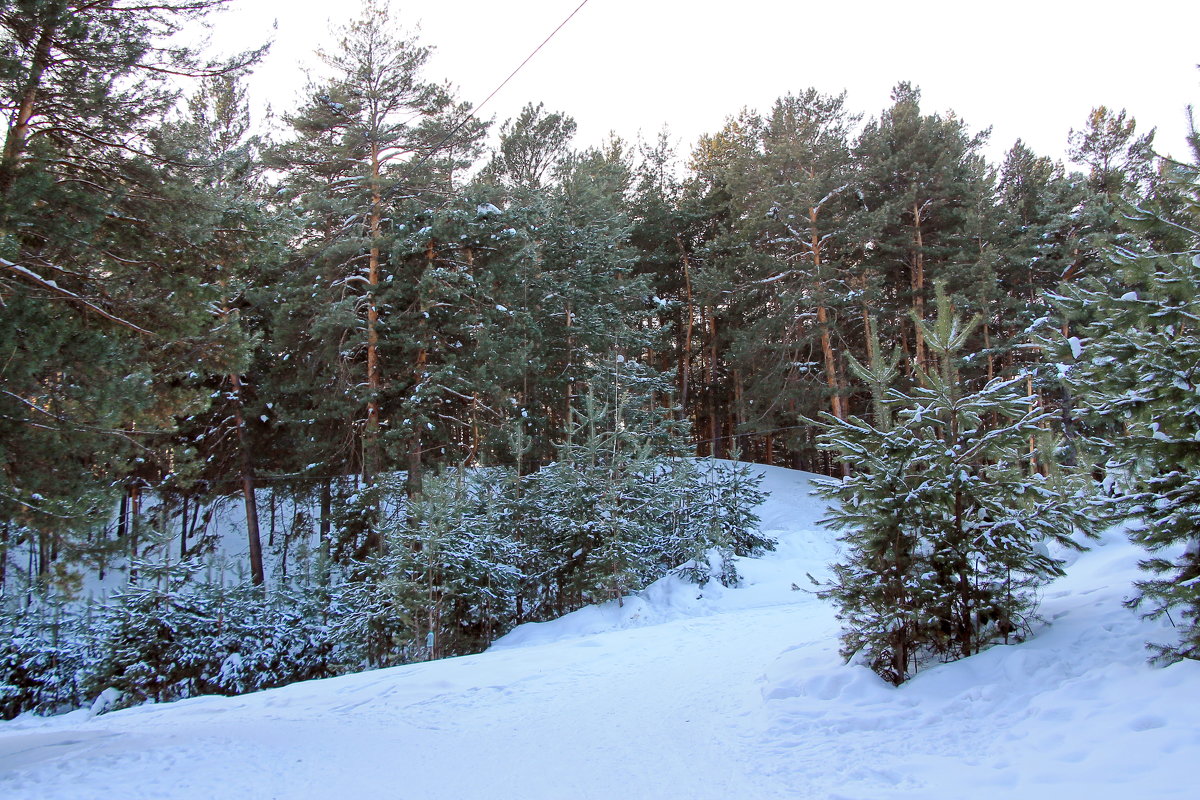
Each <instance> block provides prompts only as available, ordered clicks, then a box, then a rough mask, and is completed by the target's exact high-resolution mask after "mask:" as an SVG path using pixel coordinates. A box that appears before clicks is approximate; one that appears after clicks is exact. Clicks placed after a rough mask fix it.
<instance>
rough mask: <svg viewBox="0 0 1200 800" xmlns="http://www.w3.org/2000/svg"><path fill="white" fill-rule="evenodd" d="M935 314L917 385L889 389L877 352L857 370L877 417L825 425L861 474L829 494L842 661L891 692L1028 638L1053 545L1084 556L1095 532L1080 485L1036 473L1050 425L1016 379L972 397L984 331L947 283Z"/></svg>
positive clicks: (825, 438) (1051, 566)
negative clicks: (839, 549) (937, 663)
mask: <svg viewBox="0 0 1200 800" xmlns="http://www.w3.org/2000/svg"><path fill="white" fill-rule="evenodd" d="M937 306H938V309H937V316H936V319H935V320H934V321H933V322H932V323H929V322H921V321H917V324H918V325H919V326H920V328H921V333H922V337H923V340H924V342H925V345H926V347H927V349H928V359H929V363H930V364H931V365H932V368H931V369H928V370H926V369H923V368H921V367H917V366H914V369H915V370H916V375H917V378H918V380H919V383H920V385H919V386H917V387H914V388H912V389H910V390H909V391H907V392H902V391H900V390H898V389H896V388H887V387H888V384H889V383H891V382H892V381H894V380H895V378H896V375H897V359H896V357H895V356H893V358H892V360H890V361H885V360H884V359H883V357H882V354H881V353H880V350H879V347H878V346H876V347H875V348H874V353H875V357H874V358H873V360H872V363H870V364H869V365H867V366H863V365H861V364H859V363H858V362H857V361H852V362H851V363H852V367H853V369H854V371H855V373H856V374H857V375H858V376H859V377H860V379H861V380H863V381H864V382H865V383H867V384H868V385H870V386H872V388H873V389H874V390H875V393H876V404H875V420H874V421H873V422H867V421H864V420H862V419H860V418H857V417H850V418H848V419H847V420H845V421H841V420H838V419H836V418H833V417H832V416H831V415H827V416H826V418H825V419H826V422H825V424H824V426H823V427H824V432H823V433H822V435H821V440H820V441H821V444H822V446H823V447H827V448H830V449H833V450H835V451H836V452H837V453H838V454H839V455H840V456H841V457H842V458H844V459H845V460H846V462H847V463H848V464H849V465H850V466H851V468H852V473H851V475H850V476H848V477H846V478H845V479H843V480H842V481H841V482H840V483H836V484H830V485H828V487H827V488H826V489H825V493H826V495H827V496H828V497H830V498H831V499H834V500H837V501H839V502H838V504H837V505H836V506H835V508H834V510H833V511H832V512H831V513H830V517H829V522H830V523H831V524H832V525H833V526H834V527H835V528H837V529H839V530H842V531H844V533H843V534H842V537H841V541H842V543H843V545H844V546H845V550H846V558H845V560H844V561H842V562H840V563H838V564H836V565H834V573H835V577H834V579H833V580H832V582H831V583H829V584H828V585H826V586H825V587H824V588H823V589H822V590H821V592H820V594H821V595H822V596H823V597H825V598H827V599H829V600H832V601H833V602H834V604H835V605H836V606H837V608H838V617H839V619H841V620H842V622H843V624H844V626H845V628H844V632H843V634H842V654H843V655H844V656H845V657H846V658H848V659H849V658H858V659H861V660H862V663H865V664H866V665H868V666H869V667H870V668H871V669H873V670H875V671H876V672H877V673H879V674H880V675H881V676H882V677H883V678H884V679H885V680H888V681H890V682H892V683H894V684H899V683H901V682H903V681H904V680H906V679H907V678H908V677H910V676H911V675H912V674H913V672H915V671H916V670H917V669H918V668H920V667H921V666H922V665H923V664H925V663H927V662H929V661H931V660H944V661H948V660H953V659H956V658H963V657H966V656H969V655H972V654H973V653H976V652H978V651H979V650H980V649H981V648H983V647H985V646H987V645H988V644H991V643H992V642H995V641H1005V642H1008V641H1011V640H1013V639H1014V638H1016V639H1020V638H1023V637H1024V636H1026V635H1028V634H1029V633H1031V632H1032V625H1033V622H1034V620H1035V619H1036V606H1037V598H1036V594H1035V589H1036V588H1037V586H1039V585H1041V584H1043V583H1045V582H1046V581H1047V580H1048V579H1050V578H1052V577H1055V576H1057V575H1060V574H1061V566H1060V564H1061V562H1059V561H1058V560H1056V559H1054V558H1052V557H1050V556H1049V555H1048V554H1047V551H1046V549H1045V544H1044V543H1045V542H1046V541H1053V542H1055V543H1058V544H1059V545H1062V546H1067V547H1077V546H1078V545H1076V544H1075V541H1074V539H1073V538H1072V536H1073V535H1074V534H1075V533H1076V532H1077V531H1079V530H1082V531H1084V532H1087V531H1089V530H1090V523H1089V520H1088V518H1087V517H1086V516H1085V515H1084V513H1083V512H1082V511H1081V510H1079V508H1078V507H1079V506H1081V505H1082V501H1081V500H1080V499H1079V498H1077V497H1075V496H1074V495H1075V494H1076V493H1077V492H1078V491H1079V489H1078V483H1077V481H1078V479H1074V480H1072V479H1071V478H1070V477H1069V476H1065V475H1058V476H1056V477H1054V478H1048V477H1045V476H1043V475H1042V474H1041V473H1040V472H1038V471H1036V470H1033V469H1031V466H1032V465H1031V459H1033V458H1037V459H1039V460H1044V459H1046V458H1048V457H1049V455H1050V454H1048V453H1046V452H1045V450H1044V449H1042V450H1036V449H1035V450H1034V451H1033V452H1031V449H1030V443H1031V441H1034V442H1036V441H1038V440H1039V439H1044V437H1043V436H1042V434H1043V433H1044V432H1043V430H1042V428H1041V423H1043V422H1044V421H1045V420H1046V417H1047V415H1046V414H1044V413H1042V412H1041V411H1039V410H1038V409H1037V408H1035V407H1032V404H1031V402H1030V400H1029V398H1028V397H1027V396H1026V395H1025V394H1024V392H1023V391H1022V387H1021V383H1022V382H1021V381H1020V379H1009V380H1000V379H996V380H993V381H991V382H989V383H988V384H987V385H985V386H984V387H983V388H982V389H980V390H978V391H974V392H972V391H968V390H967V387H966V386H964V384H963V383H962V382H961V379H960V376H959V364H960V362H961V359H962V348H963V345H964V344H965V342H966V341H967V339H968V337H969V336H970V335H971V332H972V328H973V327H974V326H975V325H977V324H978V320H975V321H973V322H972V323H970V324H964V323H963V322H962V320H961V319H960V318H959V317H957V316H956V315H955V314H954V312H953V309H952V308H951V306H950V301H949V299H948V297H947V296H946V294H945V292H944V288H943V287H942V286H941V285H939V286H938V291H937Z"/></svg>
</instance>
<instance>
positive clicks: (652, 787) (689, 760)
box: [0, 469, 1200, 800]
mask: <svg viewBox="0 0 1200 800" xmlns="http://www.w3.org/2000/svg"><path fill="white" fill-rule="evenodd" d="M765 486H766V488H767V489H769V490H770V491H771V492H772V496H771V498H770V499H769V500H768V501H767V503H766V505H765V506H764V508H763V511H762V516H763V519H764V528H765V529H767V530H769V531H772V532H774V534H775V535H777V536H778V537H779V538H780V547H779V549H778V551H777V552H775V553H772V554H769V555H768V556H766V557H764V558H762V559H758V560H755V561H746V562H743V563H742V564H741V571H742V573H743V575H744V576H745V578H746V584H747V585H746V586H745V587H744V588H739V589H722V588H720V587H706V588H705V589H703V590H700V589H698V588H697V587H695V586H692V585H687V584H683V583H680V582H678V581H675V580H673V579H667V580H664V581H661V582H659V583H658V584H656V585H655V586H653V587H651V588H650V589H649V590H647V591H646V592H645V593H644V594H643V596H642V597H641V598H630V599H627V600H626V602H625V603H624V605H622V606H618V605H616V604H608V605H605V606H601V607H595V608H587V609H583V610H581V611H578V612H576V613H574V614H571V615H568V616H567V617H564V618H562V619H560V620H556V621H554V622H549V623H543V624H540V625H527V626H523V627H522V628H519V629H517V630H516V631H514V632H513V633H511V634H510V635H509V636H507V637H505V638H504V639H503V640H501V641H500V642H497V643H496V645H495V646H494V647H493V648H492V649H491V650H490V651H488V652H487V653H483V654H481V655H478V656H470V657H464V658H457V659H449V660H446V661H440V662H430V663H426V664H419V665H413V666H409V667H398V668H394V669H389V670H380V671H376V672H370V673H364V674H361V675H353V676H347V677H342V678H334V679H330V680H325V681H313V682H309V683H304V684H297V685H294V686H289V687H285V688H283V689H276V690H272V691H267V692H261V693H259V694H255V695H246V696H242V697H236V698H197V699H193V700H185V701H181V702H178V703H173V704H168V705H161V706H145V707H142V708H136V709H130V710H127V711H122V712H117V713H113V714H108V715H104V716H99V717H91V718H89V716H88V714H87V713H86V712H83V711H80V712H75V713H73V714H68V715H65V716H63V717H57V718H52V719H39V718H33V717H25V718H21V719H18V720H15V721H13V722H10V723H3V724H0V797H3V798H12V799H13V800H17V799H18V798H21V799H24V798H28V799H29V800H33V799H34V798H114V797H121V798H197V799H199V798H205V799H206V800H207V798H217V797H237V796H247V797H249V796H252V797H261V798H272V797H274V798H333V797H350V796H358V797H372V798H374V797H381V798H414V799H418V798H419V799H422V800H424V799H427V798H456V799H462V800H466V799H469V798H522V800H525V799H531V800H537V799H540V798H546V799H547V800H550V799H551V798H606V799H607V798H676V797H678V798H730V797H737V798H777V797H779V798H861V800H868V799H870V800H881V799H886V798H922V800H924V799H926V798H958V797H967V796H970V797H972V798H1010V797H1015V796H1019V797H1022V798H1023V799H1025V800H1030V799H1033V798H1055V799H1056V800H1057V799H1058V798H1073V797H1087V798H1089V800H1098V799H1102V798H1121V799H1122V800H1126V799H1127V798H1140V797H1150V796H1154V797H1158V798H1173V797H1179V798H1183V797H1189V798H1190V797H1192V796H1194V793H1195V787H1194V782H1193V780H1192V778H1191V776H1192V772H1193V771H1194V767H1195V764H1197V763H1200V726H1197V725H1196V719H1197V718H1198V714H1197V711H1200V664H1197V663H1194V662H1187V663H1180V664H1176V665H1174V666H1171V667H1168V668H1165V669H1156V668H1152V667H1149V666H1147V665H1146V662H1145V651H1144V649H1143V647H1142V642H1143V641H1145V640H1146V639H1147V638H1156V637H1157V638H1160V639H1165V638H1167V637H1168V636H1169V634H1170V631H1169V630H1168V629H1166V628H1163V627H1162V626H1158V625H1154V624H1148V623H1144V622H1141V621H1139V620H1137V619H1136V617H1135V616H1133V615H1132V614H1131V613H1130V612H1129V611H1127V610H1125V609H1123V608H1122V607H1121V600H1122V599H1123V598H1124V597H1125V596H1126V595H1128V594H1129V591H1130V590H1129V584H1130V581H1131V580H1132V578H1133V577H1134V574H1135V565H1136V561H1137V559H1138V557H1139V553H1138V551H1136V550H1135V549H1134V548H1132V547H1131V546H1130V545H1129V544H1128V543H1127V542H1125V540H1124V537H1123V536H1121V535H1120V534H1119V533H1114V534H1111V535H1110V536H1109V538H1108V539H1106V540H1105V541H1104V542H1103V543H1102V544H1101V545H1100V546H1099V547H1097V548H1096V549H1094V550H1093V551H1092V552H1089V553H1086V554H1084V555H1082V556H1080V557H1079V558H1078V559H1077V560H1076V562H1075V563H1074V564H1072V565H1071V567H1070V569H1069V572H1068V575H1067V577H1065V578H1064V579H1062V580H1060V581H1058V582H1057V583H1055V584H1053V585H1051V586H1050V587H1048V589H1047V591H1046V593H1045V602H1044V605H1043V612H1044V615H1045V616H1046V617H1047V618H1048V619H1052V620H1053V623H1052V625H1050V626H1049V627H1047V628H1045V629H1044V630H1042V631H1041V632H1040V633H1039V635H1038V636H1037V638H1035V639H1034V640H1032V641H1030V642H1027V643H1025V644H1022V645H1018V646H1010V647H996V648H993V649H992V650H989V651H987V652H985V653H983V654H982V655H980V656H976V657H974V658H971V659H967V660H965V661H962V662H958V663H956V664H950V665H946V666H942V667H937V668H934V669H930V670H928V671H927V672H925V673H922V674H921V675H919V676H918V677H917V678H916V679H914V680H912V681H911V682H909V683H908V684H906V685H905V686H903V687H901V688H899V689H893V688H891V687H889V686H887V685H886V684H883V683H882V682H881V681H879V680H878V679H877V678H876V677H875V676H874V675H872V674H871V673H870V672H868V671H867V670H865V669H863V668H861V667H850V666H845V665H843V664H842V663H841V661H840V659H839V658H838V657H837V654H836V650H837V641H836V636H837V626H836V623H835V621H834V619H833V616H832V613H831V611H830V609H829V608H827V607H825V606H824V604H822V603H820V602H819V601H817V600H816V599H815V598H814V597H813V596H812V595H811V594H810V593H808V592H806V591H803V589H804V588H807V586H808V581H807V578H806V577H805V573H806V572H811V573H813V574H815V575H821V574H825V573H826V568H825V564H826V563H828V561H829V560H830V559H831V558H832V557H833V556H834V555H835V552H836V550H835V546H834V543H833V541H832V536H831V535H830V534H829V533H827V532H824V531H822V530H820V528H819V525H818V524H817V520H818V519H819V518H820V516H821V507H820V503H819V502H818V501H816V500H815V499H813V498H811V497H810V496H809V495H808V487H809V478H808V476H805V475H803V474H802V473H796V472H790V471H788V470H782V469H768V470H766V484H765ZM793 584H796V585H798V586H800V587H801V590H795V589H793V588H792V587H793Z"/></svg>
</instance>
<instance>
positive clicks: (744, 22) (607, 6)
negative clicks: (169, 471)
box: [214, 0, 1200, 160]
mask: <svg viewBox="0 0 1200 800" xmlns="http://www.w3.org/2000/svg"><path fill="white" fill-rule="evenodd" d="M579 2H580V0H504V1H500V2H493V1H492V0H431V1H430V2H415V1H412V0H408V1H406V0H392V7H393V12H394V13H393V16H394V18H395V19H396V20H397V21H398V22H399V23H400V24H402V25H403V26H404V27H405V28H408V29H409V30H410V31H416V32H417V33H418V38H419V40H420V41H421V42H422V43H423V44H426V45H429V46H432V47H433V48H434V54H433V57H432V58H431V60H430V63H429V66H428V70H427V74H426V77H427V78H430V79H434V80H439V81H441V80H445V81H449V82H450V83H451V84H452V85H454V86H455V87H457V89H458V94H459V97H460V99H463V100H466V101H468V102H471V103H479V102H480V101H482V100H483V98H485V97H486V96H487V95H488V94H489V93H490V92H491V91H492V90H493V89H494V88H495V87H496V86H497V85H498V84H499V83H500V82H501V81H502V80H503V79H504V78H505V77H506V76H507V75H508V74H509V73H510V72H511V71H512V70H513V69H514V68H515V67H516V66H517V64H519V63H520V62H521V60H522V59H524V58H525V57H526V56H527V55H528V54H529V53H530V52H532V51H533V49H534V48H535V47H537V45H538V44H539V43H540V42H541V41H542V40H543V39H544V38H545V37H546V36H547V35H548V34H549V33H550V31H552V30H553V29H554V28H555V26H557V25H558V24H559V23H560V22H561V21H562V20H563V19H564V18H566V17H567V15H568V14H570V13H571V11H573V10H574V9H575V8H576V6H578V5H579ZM233 6H234V7H233V8H232V9H231V10H230V11H229V12H227V13H225V14H223V15H222V16H221V17H220V18H219V19H218V20H217V24H216V28H215V31H214V42H215V43H216V44H217V45H218V46H222V47H227V48H232V47H234V46H238V45H241V44H248V43H250V42H252V41H255V40H261V39H264V38H268V37H272V38H274V39H275V42H276V44H275V46H274V49H273V51H272V53H271V55H270V57H269V58H268V60H267V61H266V63H264V64H263V65H262V67H261V68H260V69H259V71H258V75H257V77H256V78H255V81H254V84H253V91H254V93H255V95H256V96H257V98H258V99H259V101H260V102H270V104H271V105H272V106H273V107H274V109H275V111H277V112H282V111H286V110H288V109H290V108H292V107H294V106H295V104H296V101H297V98H298V96H299V91H300V89H301V87H302V86H303V84H304V76H303V73H302V68H303V67H304V66H305V65H313V64H315V63H316V61H315V58H314V57H313V55H312V54H313V51H314V49H315V48H316V47H318V46H320V45H322V44H326V45H328V44H331V43H332V42H333V41H334V33H333V32H334V31H335V30H336V28H337V26H338V25H339V24H341V23H343V22H345V21H347V20H349V19H350V18H352V17H353V16H355V15H357V13H358V11H359V2H358V0H340V1H339V2H330V0H284V2H277V0H234V4H233ZM276 22H277V25H278V27H277V28H276V29H274V30H273V29H272V25H273V24H274V23H276ZM1197 31H1200V2H1196V0H1128V1H1127V2H1112V0H1093V1H1092V2H1082V1H1077V0H1036V1H1034V0H1008V1H1007V2H983V1H981V0H975V1H974V2H973V1H972V0H909V1H908V2H900V0H891V1H890V2H886V1H885V0H858V1H855V0H844V2H841V3H838V2H836V0H824V1H823V2H819V3H818V2H800V1H799V0H797V1H796V2H787V1H786V0H775V1H772V0H735V1H733V2H706V1H705V0H589V2H588V3H587V4H586V5H585V6H584V7H583V9H582V10H581V11H580V12H579V13H578V14H577V15H576V16H575V18H574V19H573V20H571V22H569V23H568V24H567V25H566V27H564V28H563V29H562V30H561V31H560V32H559V34H558V35H557V36H556V37H555V38H554V39H553V40H552V41H551V42H550V43H549V44H548V45H547V46H546V47H545V48H544V49H543V50H542V51H541V52H540V53H539V54H538V55H537V56H536V57H535V58H534V59H533V60H532V61H530V63H529V64H528V65H527V66H526V67H525V69H524V70H523V71H522V72H521V73H520V74H519V75H517V77H516V78H514V79H513V80H512V82H511V83H509V84H508V86H507V87H505V89H504V90H503V91H502V92H501V93H500V94H498V95H497V96H496V98H495V99H494V100H493V101H492V102H491V103H489V104H488V106H487V107H485V108H484V109H483V112H482V116H483V117H484V118H488V117H491V116H495V118H496V120H497V122H499V121H503V120H504V119H506V118H508V117H510V116H513V115H515V114H516V113H517V112H518V111H519V110H520V109H521V107H522V106H523V105H524V104H525V103H527V102H531V101H532V102H538V101H541V102H544V103H545V104H546V107H547V108H548V109H550V110H555V111H565V112H567V113H568V114H570V115H571V116H573V117H574V118H575V119H576V120H577V122H578V123H579V132H578V135H577V138H576V146H585V145H589V144H599V143H600V142H601V141H602V140H603V139H604V138H605V137H606V136H607V134H608V132H609V131H614V132H616V133H617V134H618V135H620V136H621V137H623V138H625V139H628V140H631V141H632V140H634V139H635V138H636V137H637V135H638V134H639V132H641V133H642V134H643V135H644V136H645V137H646V138H654V137H655V136H656V135H657V133H658V131H659V130H661V129H662V127H663V126H664V125H667V126H668V127H669V129H670V132H671V135H672V138H673V140H674V141H675V142H676V143H677V144H678V147H679V150H680V154H681V155H682V156H686V154H687V153H688V152H689V151H690V149H691V145H692V143H693V142H694V141H695V139H696V138H697V137H698V136H699V135H700V134H702V133H711V132H715V131H716V130H718V129H719V128H720V126H721V125H722V124H723V122H724V120H725V118H726V117H728V116H730V115H732V114H735V113H737V112H738V111H739V110H740V109H741V108H743V107H750V108H754V109H761V110H767V109H768V108H769V107H770V105H771V103H772V101H773V100H774V99H775V98H776V97H778V96H780V95H782V94H785V93H788V92H796V91H800V90H803V89H805V88H807V87H809V86H815V87H816V88H818V89H819V90H821V91H823V92H831V93H832V92H840V91H842V90H843V89H845V90H847V91H848V93H849V94H848V99H847V100H848V106H849V107H850V108H851V109H852V110H855V111H859V112H862V113H864V114H866V115H867V116H872V115H875V114H878V113H879V111H880V110H881V109H883V108H884V107H885V106H886V105H887V104H888V98H889V94H890V92H891V88H892V86H894V85H895V83H896V82H897V81H901V80H907V81H910V82H912V83H914V84H916V85H918V86H920V87H921V90H922V96H923V104H922V105H923V108H924V110H925V111H927V112H935V111H936V112H945V111H947V110H950V109H953V110H954V111H955V112H956V113H957V114H958V115H959V116H960V117H961V118H962V119H964V120H965V121H966V122H967V123H968V125H969V126H970V127H971V129H972V130H979V129H981V128H985V127H988V126H991V127H992V129H993V131H992V140H991V141H992V143H991V146H990V147H989V148H988V154H989V156H990V157H991V158H993V160H998V159H999V158H1000V157H1001V156H1002V154H1003V152H1004V151H1005V150H1007V149H1008V148H1009V147H1010V146H1011V145H1012V143H1013V142H1014V141H1015V140H1016V139H1017V138H1022V139H1024V140H1025V142H1026V143H1027V144H1028V145H1030V146H1031V147H1032V148H1033V149H1034V150H1036V151H1037V152H1039V153H1042V154H1046V155H1050V156H1054V157H1056V158H1063V157H1065V150H1066V141H1067V133H1068V131H1069V129H1070V128H1072V127H1075V128H1079V127H1082V125H1083V123H1084V120H1085V119H1086V116H1087V113H1088V111H1089V110H1090V109H1091V108H1092V107H1094V106H1097V105H1107V106H1109V107H1110V108H1126V109H1128V110H1129V112H1130V113H1131V114H1132V115H1133V116H1134V117H1136V118H1137V120H1138V128H1139V130H1140V131H1144V130H1147V129H1149V128H1150V127H1157V128H1158V131H1159V133H1158V137H1157V139H1156V143H1157V145H1158V149H1159V150H1160V152H1169V153H1173V154H1175V155H1177V156H1182V155H1184V154H1185V150H1184V145H1183V135H1184V132H1185V129H1186V122H1185V119H1186V118H1185V114H1184V109H1185V106H1187V105H1188V104H1189V103H1193V104H1195V105H1197V106H1198V116H1200V70H1197V68H1196V64H1197V63H1200V39H1198V38H1197Z"/></svg>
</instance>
